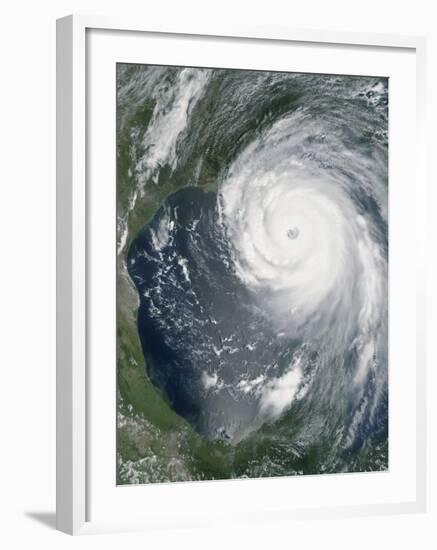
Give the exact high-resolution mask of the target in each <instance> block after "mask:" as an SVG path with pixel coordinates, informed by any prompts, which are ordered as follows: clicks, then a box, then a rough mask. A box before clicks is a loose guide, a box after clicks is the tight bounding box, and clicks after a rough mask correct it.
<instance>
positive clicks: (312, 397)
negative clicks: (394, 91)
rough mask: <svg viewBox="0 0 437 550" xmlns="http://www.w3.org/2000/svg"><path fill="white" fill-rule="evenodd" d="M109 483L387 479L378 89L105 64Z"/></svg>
mask: <svg viewBox="0 0 437 550" xmlns="http://www.w3.org/2000/svg"><path fill="white" fill-rule="evenodd" d="M116 84H117V136H116V138H117V391H118V395H117V483H118V484H122V485H125V484H145V483H153V482H172V481H197V480H214V479H215V480H218V479H235V478H259V477H276V476H294V475H305V474H307V475H308V474H327V473H331V474H332V473H346V472H368V471H381V470H387V469H388V289H387V276H388V79H386V78H380V77H374V76H372V77H364V76H338V75H320V74H303V73H279V72H265V71H248V70H235V69H203V68H190V67H167V66H151V65H135V64H120V63H119V64H117V83H116Z"/></svg>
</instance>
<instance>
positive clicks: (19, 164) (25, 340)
mask: <svg viewBox="0 0 437 550" xmlns="http://www.w3.org/2000/svg"><path fill="white" fill-rule="evenodd" d="M434 11H435V2H433V1H432V0H430V1H429V2H428V1H427V0H416V1H415V2H408V3H407V2H401V1H397V0H385V1H384V0H366V1H365V2H354V1H353V0H308V1H306V2H296V1H293V0H286V1H281V0H269V2H266V1H261V0H217V1H216V2H213V1H211V0H209V1H208V0H204V1H199V2H196V1H195V0H179V1H178V0H159V1H157V2H156V3H155V2H147V1H145V0H142V1H140V0H122V1H118V2H116V1H114V0H106V1H104V0H88V1H84V0H76V1H74V0H70V1H67V0H57V1H55V0H53V1H49V0H40V1H36V2H35V1H34V2H32V1H30V0H15V1H14V2H13V1H10V2H8V3H7V4H3V6H2V12H1V22H2V25H1V31H0V41H1V47H0V56H1V63H0V82H1V84H0V131H1V133H0V139H1V143H0V145H1V149H0V151H1V158H2V163H1V168H0V193H1V198H0V208H1V210H0V211H1V215H0V235H1V252H2V255H1V265H2V269H1V271H0V278H1V284H0V312H1V317H0V323H1V332H0V334H1V342H2V345H1V351H2V354H1V371H0V373H1V374H0V376H1V377H0V419H1V431H0V446H1V447H0V448H1V451H0V476H1V477H0V545H1V546H2V547H3V548H6V549H8V550H9V549H15V548H26V547H34V548H47V549H51V548H57V549H58V548H71V547H74V548H93V547H95V546H104V547H106V548H108V549H111V548H118V547H120V546H123V545H124V546H126V545H130V546H136V547H141V548H152V547H154V548H159V549H160V550H161V549H162V550H166V549H167V548H172V547H177V548H178V550H179V549H184V548H191V549H195V548H202V549H203V548H208V549H216V548H217V549H218V548H229V549H231V550H233V549H234V548H238V547H240V548H249V547H251V548H265V547H267V548H269V549H273V548H294V547H301V548H305V549H312V548H319V547H322V548H327V549H329V548H336V549H342V548H348V549H350V548H353V550H359V549H362V548H363V549H364V548H366V549H369V548H372V549H373V548H378V549H379V548H396V549H403V548H417V549H420V550H427V549H431V548H436V547H437V487H436V479H437V476H436V475H435V473H434V471H433V469H434V468H435V467H436V465H437V444H436V443H437V441H436V439H437V438H436V433H437V406H436V399H435V398H434V392H435V390H436V376H435V373H434V365H435V364H436V360H437V353H436V351H435V349H432V348H433V347H434V346H432V344H433V340H434V339H435V335H436V334H437V322H436V320H437V315H436V313H435V310H436V308H437V300H436V296H437V293H436V292H435V289H434V288H433V286H435V285H432V284H431V283H432V282H433V281H435V280H436V262H435V251H434V250H435V249H436V248H437V246H436V242H437V224H436V223H435V221H434V220H435V218H436V215H435V214H434V208H433V206H434V205H435V204H436V198H437V196H436V192H435V190H434V189H433V185H432V182H435V181H436V171H435V169H434V167H433V163H432V160H433V158H434V156H435V145H436V143H435V136H434V128H436V127H437V109H436V101H435V98H436V97H437V16H436V14H435V13H434ZM71 12H82V13H98V14H123V13H124V14H127V13H129V14H135V13H138V14H141V16H142V17H143V18H147V17H150V18H151V19H153V20H158V21H159V20H161V21H166V20H169V19H170V20H172V21H175V22H179V23H180V25H181V28H182V26H183V23H184V22H187V23H188V22H189V21H191V20H192V19H193V18H195V19H196V20H197V22H198V23H201V22H202V21H205V22H207V21H209V20H211V19H212V20H213V21H214V23H215V24H217V26H218V25H219V24H220V23H223V25H230V24H232V23H233V22H235V23H236V24H237V23H238V24H243V23H251V24H254V25H257V24H263V25H273V26H274V25H281V26H290V27H294V28H296V27H301V28H309V29H331V30H354V31H363V32H383V33H403V34H422V35H423V34H427V35H428V86H427V89H428V114H427V119H428V137H429V140H428V157H429V162H428V165H429V191H430V194H429V200H428V203H429V213H430V216H429V218H430V222H429V230H428V235H427V236H424V238H427V239H428V244H429V250H430V269H429V281H430V284H429V288H428V296H429V313H430V315H429V319H430V321H429V337H428V339H429V345H428V348H429V355H428V371H429V372H428V388H429V411H430V421H429V425H428V432H429V436H430V437H429V439H430V445H429V465H430V470H431V472H430V487H429V489H430V503H429V512H428V513H427V514H425V515H416V516H397V517H379V518H368V519H347V520H330V521H316V522H303V521H301V522H294V523H289V524H279V523H278V524H266V525H256V526H253V527H248V526H241V527H240V528H235V529H232V530H228V529H225V528H223V529H220V530H217V531H214V532H211V531H203V530H197V531H194V532H192V531H181V532H176V531H173V532H165V533H163V532H155V533H152V534H150V533H149V534H144V533H133V534H123V535H101V536H95V537H81V538H76V539H73V538H71V537H67V536H66V535H62V534H60V533H57V532H56V531H54V530H53V525H54V507H55V478H54V474H55V446H54V437H55V415H54V410H55V19H56V18H57V17H61V16H63V15H66V14H68V13H71ZM406 253H408V251H406ZM431 256H432V258H431Z"/></svg>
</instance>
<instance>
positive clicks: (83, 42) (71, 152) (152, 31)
mask: <svg viewBox="0 0 437 550" xmlns="http://www.w3.org/2000/svg"><path fill="white" fill-rule="evenodd" d="M92 30H105V31H110V32H118V33H130V34H132V33H133V32H134V33H139V34H141V35H147V34H149V35H153V36H158V37H160V39H161V40H166V38H170V37H175V36H176V37H183V36H187V37H194V36H195V37H198V38H199V39H200V40H201V39H202V38H204V39H205V40H207V39H208V38H220V40H224V41H227V42H230V43H232V41H237V40H238V41H243V42H244V43H246V44H247V45H249V47H250V44H251V43H256V42H260V41H261V42H263V41H264V42H265V43H272V44H273V43H278V44H279V43H281V44H292V43H296V44H297V43H299V44H300V43H303V44H316V45H317V46H318V47H328V46H330V45H336V46H339V47H344V48H349V47H354V48H364V49H365V48H380V49H396V50H397V51H398V52H407V51H408V52H410V53H411V54H412V55H414V57H415V67H416V74H415V91H416V104H415V105H414V106H411V107H412V108H413V109H414V111H415V122H416V128H415V130H416V135H415V138H414V140H415V146H416V156H415V158H414V159H413V160H412V162H413V163H414V172H415V180H414V189H415V191H416V215H415V218H416V233H415V236H416V237H417V236H418V235H420V234H421V232H422V234H423V231H424V229H423V222H421V217H422V216H423V217H424V212H425V209H426V198H425V197H426V190H425V175H424V174H425V168H424V150H425V146H424V110H423V105H424V90H425V83H424V79H425V40H424V38H421V37H411V36H394V35H375V34H362V33H360V34H355V33H337V32H325V31H309V30H291V29H286V28H250V27H247V28H246V27H245V28H240V27H234V26H232V25H230V26H229V28H226V29H224V28H214V27H213V26H212V27H211V28H204V27H202V28H196V26H195V25H193V27H192V28H173V27H169V26H166V25H165V24H162V25H152V24H149V23H148V22H147V21H146V22H141V21H138V20H129V19H120V18H106V17H100V16H99V17H97V16H84V15H71V16H68V17H65V18H62V19H59V20H58V21H57V409H56V417H57V446H56V449H57V472H56V476H57V477H56V483H57V528H58V529H59V530H61V531H64V532H66V533H69V534H74V535H76V534H86V533H92V532H105V531H114V530H116V531H119V530H126V529H148V528H151V527H154V528H156V527H157V526H158V527H164V526H169V527H171V526H176V525H179V526H181V525H185V524H186V522H187V519H186V518H185V516H181V518H180V520H178V517H177V514H176V513H174V512H172V511H170V510H165V508H164V507H163V506H162V505H161V504H159V503H160V502H161V501H162V498H161V497H159V495H158V494H157V491H159V490H160V489H159V488H158V489H157V488H156V487H154V488H153V492H152V490H151V491H150V495H151V498H150V505H151V506H154V504H153V499H154V498H156V499H157V500H156V502H157V503H158V504H157V508H158V509H157V510H155V511H156V514H155V516H154V519H153V521H150V518H149V519H147V514H145V513H144V514H143V517H141V514H140V515H139V516H138V517H135V518H133V519H131V520H129V519H126V518H118V517H114V516H113V515H111V514H108V516H107V517H106V518H105V517H103V518H102V517H100V516H99V519H98V520H94V519H93V517H92V516H91V517H90V515H89V506H90V494H89V488H90V484H91V483H92V472H93V471H94V470H93V468H92V460H91V457H90V448H91V441H90V431H89V429H88V427H89V421H90V419H89V410H90V407H91V403H90V400H91V399H93V395H94V394H93V393H92V392H91V390H90V379H91V378H90V372H89V368H90V365H89V357H90V351H89V350H90V345H91V342H90V335H89V332H88V331H87V325H88V319H89V314H90V300H91V298H90V286H89V265H90V261H89V260H90V259H89V255H88V252H87V251H88V245H89V235H88V226H87V224H88V225H89V216H90V214H92V212H91V211H90V202H89V193H90V190H89V189H88V179H89V175H90V170H89V162H88V161H89V158H87V155H89V154H90V153H89V150H88V145H87V123H88V122H87V121H88V118H89V116H90V113H89V109H90V108H91V107H92V103H90V102H89V101H88V100H89V98H88V95H87V94H88V93H89V92H88V88H87V79H89V76H90V75H89V72H87V71H89V70H90V64H89V63H88V62H87V53H88V52H87V47H88V46H87V33H89V32H90V31H92ZM136 36H138V34H137V35H136ZM169 48H170V46H169ZM357 70H358V71H359V67H358V68H357ZM327 72H328V71H327ZM114 238H115V237H114ZM416 244H417V247H416V256H415V260H416V261H415V262H414V264H415V265H414V271H415V279H416V284H417V288H414V292H415V297H416V300H415V308H416V310H415V312H414V313H415V316H416V321H415V332H416V344H415V350H416V359H415V365H414V369H415V377H414V379H415V384H414V385H415V402H416V410H415V425H414V431H415V449H414V455H415V471H414V473H415V476H414V483H415V487H414V494H415V496H414V498H408V499H407V500H405V499H400V500H399V501H396V500H395V501H393V499H392V500H390V499H389V501H388V502H383V501H381V500H380V501H378V502H376V503H369V502H367V501H366V502H363V503H362V504H360V503H355V504H354V505H341V504H336V505H334V506H332V507H328V506H325V505H324V504H323V503H322V504H321V506H320V507H313V508H307V507H305V505H303V506H302V507H300V506H296V505H291V506H288V507H287V505H281V506H279V507H278V508H277V509H275V510H274V511H270V512H268V511H266V510H265V509H264V508H263V506H262V505H257V504H256V503H254V504H253V506H252V507H251V509H248V510H246V511H245V513H244V514H242V515H241V517H240V516H237V515H236V514H234V513H233V512H232V510H231V509H230V510H229V511H228V512H226V510H224V512H223V514H224V515H223V516H222V517H221V518H219V521H223V520H225V521H231V520H232V519H233V518H234V520H235V521H240V520H243V521H247V520H248V521H255V520H257V519H259V518H263V517H265V518H266V519H270V518H273V516H275V517H278V518H280V519H284V518H290V519H291V518H299V517H311V518H317V517H334V516H341V515H343V516H346V515H368V514H391V513H400V512H411V513H413V512H421V511H424V510H425V507H426V479H427V478H426V458H425V457H426V452H425V451H426V440H425V434H426V403H425V377H426V365H425V298H424V286H425V261H424V256H425V251H424V245H423V244H422V243H420V242H419V241H417V243H416ZM412 290H413V289H412ZM93 391H95V390H94V389H93ZM114 415H115V411H114ZM110 420H111V422H114V418H112V419H110ZM94 433H95V432H94ZM111 460H112V459H111ZM331 479H332V476H331ZM204 483H205V485H204V488H202V489H198V486H199V484H197V487H196V488H194V487H192V484H189V483H188V484H186V485H187V486H186V488H185V490H186V491H192V492H196V498H197V497H198V495H199V494H201V495H202V498H210V497H211V495H212V492H209V491H214V492H215V494H217V491H220V492H221V493H222V494H226V492H227V491H229V487H230V484H232V483H235V482H215V483H216V485H215V488H214V489H212V488H210V487H211V486H210V485H208V484H207V483H206V482H201V484H200V485H202V484H204ZM244 483H245V484H246V485H245V487H249V486H250V485H252V488H254V489H253V491H255V493H256V490H257V489H258V487H259V486H258V485H254V484H256V483H257V481H256V480H253V481H252V480H245V481H244ZM315 483H318V482H317V480H316V481H315ZM218 484H221V488H220V489H217V487H218ZM178 485H180V484H178ZM190 485H191V488H190ZM239 487H240V488H239ZM241 487H242V486H241V485H240V486H237V488H236V489H235V491H237V492H238V491H240V490H241V491H243V489H241ZM143 489H144V488H143ZM129 490H135V489H129ZM162 490H163V491H165V498H168V495H169V494H170V492H171V491H173V490H174V489H173V488H172V486H170V485H166V486H165V488H163V489H162ZM233 490H234V489H233ZM245 490H246V489H245ZM272 490H274V491H278V485H277V484H276V486H275V488H274V489H272ZM177 491H179V492H180V489H177ZM199 491H200V493H199ZM253 491H252V492H253ZM246 492H247V491H246ZM249 493H250V491H249ZM249 493H248V495H249ZM193 494H194V493H193ZM170 496H171V495H170ZM123 498H124V499H125V498H128V497H126V490H125V496H124V497H123ZM160 498H161V500H160ZM248 498H249V497H248ZM252 500H253V499H252ZM160 506H161V508H160ZM273 512H274V514H273ZM195 514H196V513H195V512H193V514H192V515H193V516H194V515H195ZM187 517H189V518H190V517H191V516H190V514H188V516H187ZM192 520H193V521H192V522H191V523H192V524H193V525H205V524H208V523H210V522H212V523H213V522H214V520H213V519H211V520H209V519H205V518H202V517H200V515H198V517H197V518H196V517H193V518H192ZM188 521H191V520H188Z"/></svg>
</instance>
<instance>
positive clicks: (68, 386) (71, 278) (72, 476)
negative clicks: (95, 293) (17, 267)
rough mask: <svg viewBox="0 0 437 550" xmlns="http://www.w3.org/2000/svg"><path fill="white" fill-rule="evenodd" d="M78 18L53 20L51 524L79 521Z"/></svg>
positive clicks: (81, 186) (81, 116)
mask: <svg viewBox="0 0 437 550" xmlns="http://www.w3.org/2000/svg"><path fill="white" fill-rule="evenodd" d="M84 34H85V33H84V32H83V29H82V28H81V25H80V23H79V20H78V18H77V17H75V16H68V17H65V18H62V19H59V20H58V21H57V25H56V135H57V138H56V195H57V196H56V270H57V279H56V302H57V305H56V332H57V334H56V527H57V529H58V530H60V531H63V532H65V533H68V534H71V535H74V534H79V533H80V531H81V528H82V526H83V525H84V523H85V516H86V507H85V503H86V500H85V492H86V473H85V472H86V470H85V464H86V462H85V457H86V454H85V453H86V446H85V435H86V417H85V415H86V409H85V405H86V399H85V397H86V391H85V390H86V386H85V367H86V362H85V359H86V355H85V288H86V287H85V244H86V241H85V160H84V159H85V86H84V81H85V63H84V61H85V57H84V51H85V49H84V43H85V36H84Z"/></svg>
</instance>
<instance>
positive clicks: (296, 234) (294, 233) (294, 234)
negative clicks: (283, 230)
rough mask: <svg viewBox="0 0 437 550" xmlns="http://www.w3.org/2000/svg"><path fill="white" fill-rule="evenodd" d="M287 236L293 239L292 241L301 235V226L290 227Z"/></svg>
mask: <svg viewBox="0 0 437 550" xmlns="http://www.w3.org/2000/svg"><path fill="white" fill-rule="evenodd" d="M287 237H288V238H289V239H291V240H292V241H293V240H294V239H297V238H298V237H299V228H298V227H296V226H295V227H290V229H289V230H288V231H287Z"/></svg>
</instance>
